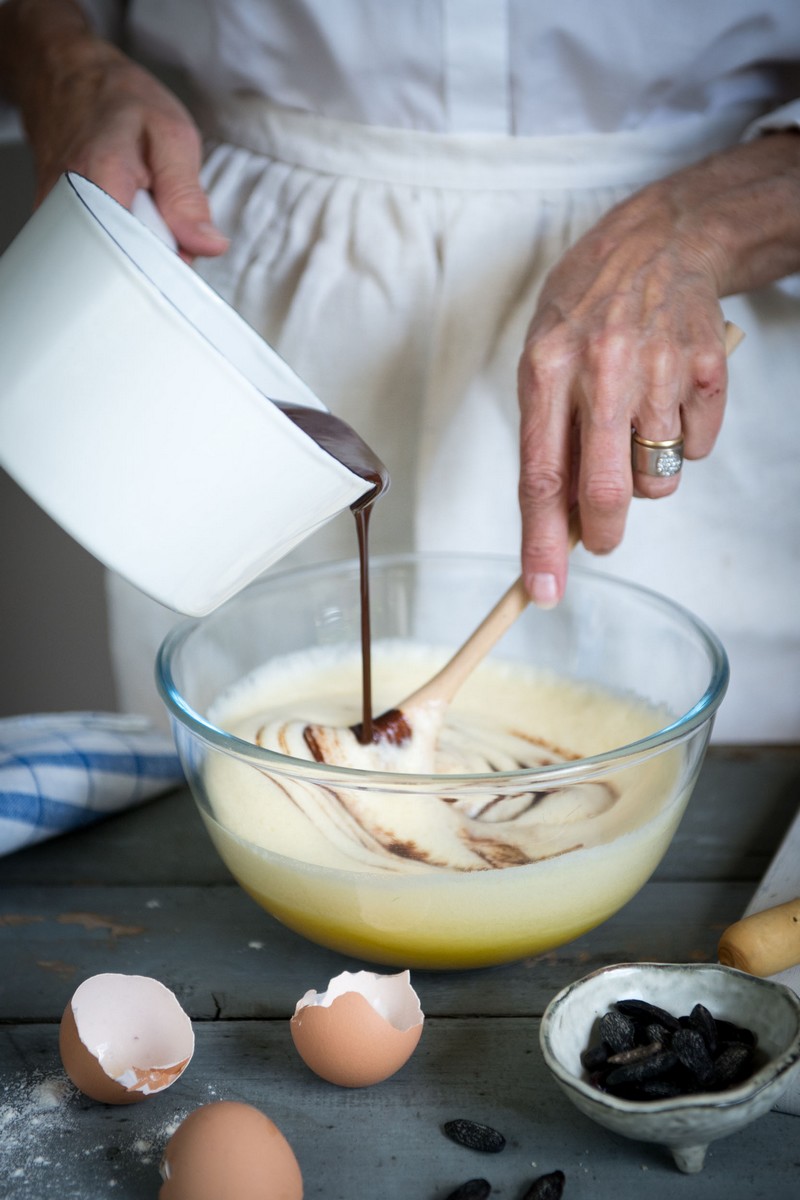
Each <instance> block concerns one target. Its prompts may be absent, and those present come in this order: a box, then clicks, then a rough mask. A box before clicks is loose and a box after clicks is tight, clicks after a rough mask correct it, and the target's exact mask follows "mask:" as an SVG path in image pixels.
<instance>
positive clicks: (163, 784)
mask: <svg viewBox="0 0 800 1200" xmlns="http://www.w3.org/2000/svg"><path fill="white" fill-rule="evenodd" d="M182 782H183V772H182V770H181V765H180V762H179V760H178V756H177V754H176V752H175V746H174V744H173V742H172V739H171V738H169V737H168V736H167V735H166V734H163V733H159V732H157V731H155V730H154V729H153V728H152V726H151V725H150V723H149V722H148V721H147V720H146V718H144V717H137V716H116V715H114V714H113V713H92V712H84V713H42V714H35V715H32V716H22V717H4V718H0V855H2V854H10V853H11V852H12V851H13V850H19V849H21V848H22V847H23V846H30V845H32V844H33V843H34V842H40V841H43V840H44V839H45V838H49V837H54V836H55V835H56V834H58V833H66V832H67V831H68V830H71V829H78V828H80V827H81V826H83V825H90V824H91V823H92V822H93V821H99V820H100V819H101V818H102V817H106V816H109V815H110V814H111V813H116V812H120V811H121V810H122V809H124V808H130V807H132V806H133V805H135V804H141V803H142V802H143V801H145V800H149V799H151V798H152V797H154V796H157V795H158V794H159V793H160V792H166V791H169V790H170V789H171V788H174V787H176V786H177V785H178V784H180V783H182Z"/></svg>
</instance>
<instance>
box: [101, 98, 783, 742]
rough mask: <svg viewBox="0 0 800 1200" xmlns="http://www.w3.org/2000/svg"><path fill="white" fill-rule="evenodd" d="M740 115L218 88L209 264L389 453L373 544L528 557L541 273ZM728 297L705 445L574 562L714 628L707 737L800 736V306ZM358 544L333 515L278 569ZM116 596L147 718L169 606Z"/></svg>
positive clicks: (127, 593)
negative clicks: (429, 114) (462, 120)
mask: <svg viewBox="0 0 800 1200" xmlns="http://www.w3.org/2000/svg"><path fill="white" fill-rule="evenodd" d="M753 116H754V113H753V112H752V111H751V110H750V109H746V108H738V109H736V110H734V111H731V112H729V113H727V114H726V115H724V116H722V117H720V116H717V117H715V118H713V119H706V118H697V117H690V118H687V119H686V120H685V121H682V122H679V123H671V124H665V125H663V126H660V127H657V128H651V129H648V130H644V131H628V132H620V133H607V134H606V133H603V134H598V133H590V134H580V135H570V136H565V137H558V138H543V137H542V138H540V137H529V138H512V137H506V136H502V135H480V134H476V135H447V134H431V133H418V132H412V131H408V130H390V129H384V128H380V127H374V126H367V125H355V124H350V123H345V122H340V121H335V120H330V119H327V118H320V117H314V116H309V115H307V114H302V113H299V112H289V111H285V110H276V109H275V108H274V107H272V106H271V105H270V104H269V103H268V102H265V101H264V100H261V99H257V98H251V99H247V98H242V99H238V100H235V101H226V102H225V103H224V105H223V106H222V108H221V110H220V111H219V112H217V116H216V121H217V125H216V130H215V132H214V135H213V137H212V139H211V141H210V144H209V154H208V158H207V161H206V165H205V168H204V176H203V178H204V183H205V185H206V186H207V188H208V190H209V193H210V196H211V201H212V209H213V213H214V218H215V220H216V222H217V224H218V225H219V226H220V227H221V228H222V229H223V230H224V231H225V232H226V233H228V234H229V235H230V236H231V237H232V244H231V247H230V250H229V251H228V253H227V254H225V255H224V256H222V257H221V258H219V259H214V260H207V261H204V262H201V263H199V264H198V270H199V271H200V272H201V274H202V275H203V276H204V277H205V278H206V279H207V280H208V281H209V283H210V284H211V285H212V286H213V287H214V288H215V289H216V290H217V291H218V292H219V293H220V294H221V295H222V296H223V297H224V298H225V299H226V300H227V301H228V302H230V303H231V304H233V305H234V306H235V307H236V308H237V310H238V311H239V312H240V313H241V314H242V315H243V316H244V318H245V319H246V320H247V321H249V322H250V324H252V325H253V326H254V327H255V328H256V329H257V330H258V331H259V332H260V333H261V334H262V335H263V336H264V337H265V338H266V339H267V340H268V341H269V342H270V343H271V344H272V345H273V346H274V347H275V348H276V349H277V350H278V352H279V353H280V354H281V355H282V356H283V357H284V358H285V359H286V360H287V361H288V362H289V363H290V364H291V365H292V367H293V368H294V369H295V370H296V371H297V373H298V374H299V375H300V376H301V377H302V378H303V379H304V380H305V381H306V382H307V383H308V384H309V385H310V386H311V387H312V388H313V389H314V391H315V392H316V393H317V394H318V395H319V396H320V398H321V399H322V400H323V401H324V402H325V403H326V404H327V405H328V406H329V407H330V408H331V409H332V410H333V411H334V412H336V413H337V414H338V415H340V416H341V417H343V418H344V419H345V420H347V421H349V422H350V423H351V424H352V425H353V426H354V427H355V428H357V429H358V431H359V432H360V433H361V435H362V436H363V437H364V438H365V439H366V440H367V441H368V442H369V443H371V445H372V446H373V447H374V448H375V450H376V451H377V453H378V454H379V455H380V456H381V457H382V458H383V460H384V461H385V462H386V464H387V465H388V467H389V470H390V472H391V475H392V487H391V490H390V492H389V494H388V496H387V497H386V499H384V500H383V501H382V502H381V504H380V505H379V506H378V509H377V510H376V513H375V515H374V517H373V520H372V525H371V542H372V547H373V550H374V552H375V553H381V552H392V551H403V550H410V549H420V550H427V551H430V550H442V551H457V550H469V551H490V552H494V553H497V552H507V553H509V554H513V555H516V554H518V552H519V541H520V522H519V513H518V508H517V477H518V407H517V399H516V370H517V361H518V358H519V354H520V351H521V348H522V344H523V339H524V335H525V330H526V328H527V325H528V322H529V321H530V318H531V315H532V313H533V311H534V308H535V304H536V297H537V294H538V291H539V288H540V287H541V284H542V282H543V279H544V277H545V275H546V273H547V271H548V270H549V269H550V267H551V266H552V265H553V263H554V262H555V261H557V259H558V258H559V257H560V256H561V254H562V253H563V252H564V251H565V250H566V249H567V247H568V246H570V245H571V244H572V243H573V242H574V241H575V240H576V239H577V238H578V237H579V236H580V235H581V234H582V233H583V232H584V231H585V230H587V229H588V228H589V227H590V226H591V225H593V224H594V223H595V222H596V221H597V219H598V218H599V217H600V216H601V215H602V214H603V213H604V212H605V211H606V210H607V209H608V208H609V207H610V206H611V205H612V204H614V203H615V202H616V201H618V200H619V199H621V198H623V197H624V196H625V195H627V194H629V193H630V192H631V191H634V190H635V189H637V188H638V187H640V186H642V185H643V184H644V183H647V182H648V181H650V180H653V179H656V178H659V177H661V176H663V175H666V174H668V173H669V172H671V171H674V170H676V169H678V168H680V167H681V166H683V165H685V164H687V163H689V162H692V161H696V160H698V159H700V158H702V157H703V156H705V155H706V154H709V153H712V152H714V151H716V150H718V149H721V148H723V147H725V146H727V145H730V144H732V143H734V142H736V140H737V139H738V138H739V136H740V135H741V132H742V131H743V129H744V128H745V127H746V126H747V124H748V123H749V121H750V120H751V119H752V117H753ZM723 309H724V311H725V315H726V316H727V317H728V318H729V319H731V320H734V321H735V322H736V323H737V324H738V325H740V326H741V327H742V328H743V329H744V330H745V332H746V334H747V337H746V340H745V342H744V344H743V345H742V346H741V348H740V349H739V350H738V351H737V352H736V356H735V359H733V360H732V362H731V367H730V373H731V381H730V393H729V406H728V412H727V415H726V419H725V425H724V429H723V433H722V435H721V437H720V439H719V442H718V445H717V448H716V450H715V451H714V454H713V456H712V457H711V458H709V459H707V460H705V461H704V462H702V463H687V464H686V465H685V467H684V470H683V473H682V478H681V483H680V487H679V489H678V492H677V494H676V495H675V496H674V497H671V498H669V499H666V500H661V501H657V502H652V501H635V502H634V503H633V505H632V509H631V513H630V518H629V524H628V532H627V534H626V538H625V541H624V544H623V546H622V547H620V548H619V549H618V550H617V551H615V552H614V554H612V555H610V556H608V557H606V558H603V559H595V558H593V557H592V556H590V555H588V554H586V552H584V551H583V550H582V549H581V548H579V549H578V550H577V551H576V552H575V556H574V557H575V560H576V561H578V560H580V559H584V560H586V561H589V562H590V563H591V564H592V565H593V566H595V567H596V568H599V569H602V570H606V571H608V572H612V573H614V574H618V575H622V576H624V577H626V578H629V579H634V580H637V581H638V582H640V583H643V584H645V585H646V586H649V587H651V588H654V589H656V590H658V591H661V592H663V593H665V594H666V595H668V596H670V597H672V598H674V599H676V600H678V601H679V602H681V603H682V604H684V605H686V606H687V607H688V608H690V609H691V610H693V611H694V612H695V613H697V614H698V615H699V616H701V617H702V618H704V619H705V620H706V621H707V622H708V624H710V625H711V626H712V627H713V628H714V630H715V631H716V632H717V633H718V634H719V635H720V636H721V638H722V640H723V641H724V643H725V645H726V648H727V650H728V653H729V656H730V659H731V671H732V681H731V687H730V690H729V693H728V697H727V699H726V700H725V702H724V704H723V707H722V710H721V713H720V716H719V718H718V721H717V726H716V731H715V736H716V738H717V740H724V741H738V740H741V741H771V740H777V741H780V740H797V739H798V737H800V688H799V687H798V678H799V677H800V618H798V611H799V609H800V606H799V605H798V601H797V596H798V585H799V584H800V522H799V521H798V512H800V469H798V461H799V455H800V405H798V404H797V389H798V380H800V350H799V343H800V337H798V329H799V328H800V325H799V324H798V319H799V318H800V302H798V300H797V299H796V298H793V297H792V296H791V294H790V292H789V290H788V289H782V288H781V287H772V288H767V289H764V290H763V291H762V292H760V293H758V294H755V295H752V296H750V297H733V298H730V299H729V300H726V301H725V302H724V303H723ZM355 549H356V548H355V533H354V528H353V522H352V519H351V518H350V516H349V514H346V513H345V514H342V515H341V516H339V517H338V518H336V520H334V521H333V522H331V523H330V524H329V525H328V526H327V527H325V528H324V529H323V530H320V531H318V532H317V533H316V534H314V535H313V536H312V537H311V538H309V539H308V540H307V541H306V542H305V543H304V544H303V545H302V546H300V547H299V548H298V549H297V550H295V551H294V552H293V553H292V555H291V556H290V557H289V558H288V559H284V560H283V562H282V563H280V564H278V569H281V568H283V567H285V566H287V565H290V564H291V563H297V562H311V561H318V560H322V559H330V558H341V557H345V558H351V557H353V556H354V554H355ZM273 569H274V568H273ZM110 599H111V605H110V620H111V633H112V654H113V660H114V664H115V670H116V674H117V680H118V686H119V701H120V704H121V706H122V707H123V708H124V709H126V710H131V711H146V712H150V713H153V712H160V705H159V702H158V700H157V698H156V695H155V689H154V685H153V682H152V676H153V660H154V656H155V652H156V649H157V646H158V643H159V641H160V639H161V637H162V636H163V634H164V633H165V632H166V630H167V628H169V625H170V624H171V623H172V622H173V621H174V619H175V617H174V614H170V613H168V612H166V611H165V610H163V609H159V607H158V606H156V605H155V604H153V602H151V601H149V600H146V599H145V598H144V597H142V596H141V595H140V594H138V593H136V592H134V590H133V589H131V588H130V587H128V586H127V585H126V584H124V583H123V582H122V581H120V580H117V579H112V580H110Z"/></svg>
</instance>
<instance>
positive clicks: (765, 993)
mask: <svg viewBox="0 0 800 1200" xmlns="http://www.w3.org/2000/svg"><path fill="white" fill-rule="evenodd" d="M540 1044H541V1048H542V1053H543V1055H544V1059H545V1062H546V1063H547V1065H548V1067H549V1068H550V1070H551V1071H552V1073H553V1076H554V1078H555V1080H556V1082H557V1083H558V1085H559V1087H560V1088H561V1090H562V1091H563V1092H564V1093H565V1094H566V1095H567V1096H568V1097H569V1099H570V1100H571V1101H572V1103H573V1104H574V1105H575V1106H576V1108H578V1109H580V1111H581V1112H583V1113H585V1114H586V1115H587V1116H589V1117H591V1118H592V1119H593V1120H595V1121H597V1122H598V1123H599V1124H600V1125H604V1126H605V1127H606V1128H607V1129H610V1130H612V1131H613V1132H615V1133H618V1134H622V1135H624V1136H625V1137H629V1138H633V1139H635V1140H637V1141H645V1142H655V1143H658V1144H660V1145H662V1146H666V1147H668V1148H669V1150H670V1151H671V1153H672V1156H673V1159H674V1161H675V1163H676V1165H677V1166H678V1167H679V1169H680V1170H681V1171H685V1172H688V1173H692V1172H695V1171H700V1170H702V1167H703V1163H704V1161H705V1155H706V1150H707V1149H708V1146H709V1144H710V1143H711V1142H714V1141H716V1140H717V1139H718V1138H723V1137H727V1136H728V1135H729V1134H732V1133H736V1132H737V1131H738V1130H740V1129H742V1128H743V1127H744V1126H745V1125H749V1124H750V1122H751V1121H754V1120H755V1119H756V1118H757V1117H760V1116H761V1115H762V1114H763V1113H765V1112H768V1111H769V1109H770V1108H772V1107H773V1105H774V1104H775V1103H776V1102H777V1101H778V1100H779V1099H780V1097H781V1096H782V1095H783V1093H784V1091H785V1090H786V1089H787V1088H788V1087H789V1084H790V1083H791V1081H792V1079H793V1078H794V1077H795V1075H796V1074H797V1073H798V1072H800V999H798V997H797V996H796V995H795V993H794V992H793V991H792V990H791V989H790V988H787V987H784V986H783V985H782V984H779V983H774V982H772V981H771V980H768V979H759V978H757V977H755V976H753V975H746V974H744V972H742V971H736V970H734V969H733V968H731V967H724V966H721V965H719V964H717V963H691V964H685V965H683V964H672V963H618V964H616V965H614V966H610V967H605V968H603V969H602V970H599V971H595V972H593V974H591V975H587V976H586V977H585V978H584V979H580V980H578V981H577V982H576V983H573V984H570V986H569V987H567V988H565V989H564V990H563V991H562V992H559V994H558V995H557V996H556V997H554V999H553V1000H552V1001H551V1002H550V1004H549V1005H548V1007H547V1009H546V1010H545V1013H544V1016H543V1018H542V1024H541V1031H540Z"/></svg>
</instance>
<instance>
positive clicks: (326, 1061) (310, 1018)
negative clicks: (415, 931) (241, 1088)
mask: <svg viewBox="0 0 800 1200" xmlns="http://www.w3.org/2000/svg"><path fill="white" fill-rule="evenodd" d="M424 1019H425V1018H424V1016H423V1013H422V1009H421V1008H420V1004H419V999H418V997H417V994H416V992H415V991H414V989H413V988H412V986H411V983H410V977H409V972H408V971H402V972H400V974H398V975H377V974H374V973H373V972H372V971H358V972H357V973H355V974H351V973H350V972H349V971H344V972H343V973H342V974H341V975H337V976H336V978H335V979H332V980H331V981H330V983H329V984H328V990H327V991H326V992H321V993H318V992H315V991H309V992H306V994H305V996H303V997H302V999H300V1000H298V1002H297V1005H296V1007H295V1011H294V1016H293V1017H292V1019H291V1022H290V1029H291V1033H292V1039H293V1041H294V1044H295V1047H296V1049H297V1052H298V1054H299V1055H300V1057H301V1058H302V1059H303V1062H304V1063H305V1064H306V1066H308V1067H310V1068H311V1070H312V1071H314V1072H315V1073H316V1074H317V1075H319V1076H321V1078H322V1079H327V1080H328V1082H329V1083H335V1084H338V1085H339V1087H366V1086H368V1085H369V1084H373V1083H380V1082H381V1081H382V1080H384V1079H388V1078H389V1076H390V1075H394V1073H395V1072H396V1071H399V1070H400V1068H401V1067H402V1066H403V1064H404V1063H406V1062H407V1061H408V1059H409V1058H410V1057H411V1055H412V1054H413V1052H414V1050H415V1049H416V1046H417V1043H418V1041H419V1039H420V1036H421V1034H422V1024H423V1021H424Z"/></svg>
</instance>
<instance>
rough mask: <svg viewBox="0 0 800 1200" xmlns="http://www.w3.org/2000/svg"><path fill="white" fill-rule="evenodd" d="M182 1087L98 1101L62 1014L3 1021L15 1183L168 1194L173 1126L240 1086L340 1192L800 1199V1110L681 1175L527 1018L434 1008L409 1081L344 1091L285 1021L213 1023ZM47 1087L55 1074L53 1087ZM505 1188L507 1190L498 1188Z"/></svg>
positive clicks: (3, 1163) (27, 1187) (239, 1093)
mask: <svg viewBox="0 0 800 1200" xmlns="http://www.w3.org/2000/svg"><path fill="white" fill-rule="evenodd" d="M196 1032H197V1051H196V1054H195V1057H194V1060H193V1061H192V1063H191V1064H190V1067H189V1068H188V1070H187V1072H186V1074H185V1075H184V1076H183V1077H182V1078H181V1079H180V1080H179V1081H178V1083H176V1084H175V1085H174V1086H173V1087H172V1088H171V1089H170V1090H169V1091H168V1092H165V1093H163V1094H162V1095H161V1096H158V1097H154V1098H152V1099H150V1100H147V1101H145V1102H144V1103H143V1104H140V1105H136V1106H133V1107H126V1108H112V1107H106V1106H104V1105H99V1104H95V1103H93V1102H92V1101H89V1100H86V1099H85V1098H83V1097H81V1096H80V1095H79V1094H78V1093H76V1092H75V1091H74V1089H72V1088H71V1087H66V1088H65V1094H64V1096H63V1098H62V1099H61V1100H60V1102H59V1103H57V1104H55V1105H51V1106H50V1107H46V1106H43V1105H42V1103H41V1096H42V1094H43V1093H47V1091H48V1089H49V1092H50V1094H52V1092H53V1090H54V1089H56V1088H57V1087H58V1086H59V1085H61V1086H64V1079H63V1075H62V1073H61V1068H60V1064H59V1061H58V1055H57V1047H56V1037H55V1030H54V1028H53V1027H52V1026H41V1025H29V1026H25V1027H20V1028H13V1029H5V1030H3V1031H2V1032H0V1078H1V1079H2V1081H3V1084H2V1093H1V1094H0V1116H1V1117H2V1129H3V1137H2V1141H0V1196H1V1197H3V1198H10V1200H109V1198H110V1197H115V1198H116V1200H154V1197H155V1196H156V1195H157V1191H158V1186H159V1183H160V1179H159V1174H158V1161H159V1159H160V1155H161V1151H162V1149H163V1146H164V1144H165V1142H166V1140H167V1137H168V1134H169V1131H170V1130H171V1129H172V1128H174V1126H175V1124H176V1123H177V1122H178V1121H179V1120H181V1119H182V1118H183V1116H185V1115H186V1113H187V1112H189V1111H191V1110H192V1109H193V1108H194V1107H196V1106H197V1105H199V1104H205V1103H208V1102H210V1101H212V1100H215V1099H234V1100H241V1101H244V1102H246V1103H250V1104H254V1105H256V1106H257V1107H259V1108H261V1109H262V1111H264V1112H266V1113H267V1114H268V1115H269V1116H270V1117H271V1118H272V1119H273V1120H274V1121H275V1122H276V1124H277V1125H278V1126H279V1127H280V1128H281V1129H282V1131H283V1132H284V1134H285V1135H286V1137H287V1138H288V1139H289V1141H290V1143H291V1144H292V1146H293V1148H294V1150H295V1153H296V1155H297V1158H298V1161H299V1162H300V1166H301V1169H302V1172H303V1176H304V1183H305V1195H306V1197H307V1198H311V1197H317V1196H319V1197H323V1196H324V1197H325V1200H366V1198H367V1197H373V1196H379V1197H381V1200H408V1198H409V1197H419V1198H420V1200H426V1198H427V1200H443V1198H444V1197H445V1196H447V1195H448V1194H449V1192H450V1190H452V1188H453V1187H455V1186H456V1185H457V1184H459V1183H461V1182H463V1181H464V1180H466V1179H468V1178H474V1177H476V1176H484V1177H485V1178H487V1179H489V1181H490V1182H491V1183H492V1185H493V1187H494V1190H495V1193H496V1194H497V1195H498V1196H505V1197H508V1198H509V1200H516V1198H518V1197H519V1196H521V1195H522V1193H523V1191H524V1189H525V1187H526V1186H527V1184H528V1183H529V1182H530V1181H531V1180H532V1179H533V1178H535V1177H536V1176H538V1175H539V1174H542V1173H544V1172H546V1171H550V1170H554V1169H556V1168H559V1169H561V1170H563V1171H564V1172H565V1173H566V1176H567V1187H566V1192H565V1195H566V1197H567V1198H568V1200H597V1197H611V1196H614V1197H619V1198H620V1200H629V1198H630V1200H633V1198H637V1200H638V1198H640V1197H641V1196H643V1195H645V1194H646V1195H647V1197H648V1200H675V1197H676V1196H677V1195H684V1194H685V1195H687V1196H688V1195H689V1194H691V1197H692V1200H789V1198H790V1197H791V1198H792V1200H793V1198H794V1197H796V1195H797V1179H798V1167H800V1151H799V1150H798V1139H797V1128H798V1127H797V1119H796V1118H793V1117H790V1116H786V1115H783V1114H779V1113H769V1114H767V1115H766V1116H764V1117H762V1118H761V1119H760V1120H759V1121H757V1122H755V1123H754V1124H753V1125H751V1126H749V1127H748V1128H747V1129H745V1130H744V1131H743V1132H741V1133H740V1134H737V1135H736V1136H735V1137H731V1138H727V1139H725V1140H724V1141H721V1142H718V1143H716V1144H715V1145H714V1146H712V1147H711V1149H710V1151H709V1154H708V1158H707V1161H706V1166H705V1169H704V1170H703V1171H702V1172H701V1173H700V1174H699V1175H695V1176H692V1177H691V1178H689V1177H686V1176H682V1175H680V1174H679V1173H678V1172H677V1170H676V1168H675V1167H674V1166H673V1164H672V1160H671V1159H670V1158H669V1156H668V1155H667V1153H666V1151H664V1150H663V1149H662V1148H660V1147H657V1146H653V1145H648V1144H643V1143H638V1142H632V1141H628V1140H626V1139H624V1138H621V1137H618V1136H616V1135H613V1134H611V1133H609V1132H607V1131H605V1130H603V1129H601V1128H600V1127H599V1126H597V1125H595V1124H594V1123H593V1122H591V1121H590V1120H589V1119H588V1118H586V1117H584V1116H583V1115H581V1114H579V1113H578V1112H577V1111H576V1110H575V1109H573V1108H572V1107H571V1105H570V1104H569V1102H568V1101H567V1100H566V1098H564V1097H563V1096H562V1095H561V1093H560V1092H559V1091H558V1089H557V1088H556V1087H555V1084H554V1083H553V1081H552V1080H551V1078H550V1077H549V1075H548V1073H547V1069H546V1067H545V1065H544V1063H543V1060H542V1058H541V1055H540V1053H539V1050H538V1042H537V1037H538V1023H537V1022H536V1021H528V1020H519V1019H514V1020H508V1019H493V1020H472V1019H450V1020H429V1021H428V1022H427V1025H426V1028H425V1030H424V1032H423V1037H422V1040H421V1042H420V1045H419V1047H418V1049H417V1052H416V1053H415V1055H414V1056H413V1057H412V1059H411V1060H410V1061H409V1062H408V1063H407V1064H406V1066H405V1067H404V1068H403V1069H402V1070H401V1071H400V1072H399V1073H398V1074H397V1075H396V1076H394V1078H392V1079H390V1080H388V1081H386V1082H385V1083H383V1084H380V1085H378V1086H377V1087H374V1088H366V1089H358V1090H342V1089H338V1088H335V1087H333V1086H332V1085H330V1084H326V1083H324V1082H323V1081H321V1080H318V1079H317V1078H316V1077H315V1076H313V1075H311V1074H310V1072H308V1071H307V1069H306V1068H305V1067H304V1065H303V1064H302V1063H301V1062H300V1060H299V1059H298V1058H297V1056H296V1055H295V1053H294V1050H293V1047H292V1045H291V1040H290V1036H289V1031H288V1028H287V1025H286V1023H285V1022H279V1021H269V1022H243V1023H240V1022H212V1023H208V1024H204V1025H199V1026H198V1027H197V1030H196ZM43 1085H44V1086H43ZM456 1116H466V1117H470V1118H472V1119H475V1120H482V1121H485V1122H487V1123H488V1124H491V1125H493V1126H494V1127H495V1128H497V1129H499V1130H500V1131H501V1132H502V1133H504V1135H505V1136H506V1138H507V1139H508V1141H507V1145H506V1147H505V1149H504V1150H503V1151H502V1152H501V1153H500V1154H497V1155H491V1156H482V1155H479V1154H477V1153H476V1152H473V1151H469V1150H465V1149H464V1148H463V1147H460V1146H457V1145H454V1144H453V1143H451V1142H450V1141H448V1140H447V1139H446V1138H445V1137H444V1136H443V1134H442V1132H441V1125H442V1124H443V1122H444V1121H445V1120H448V1119H450V1118H452V1117H456ZM493 1194H494V1193H493Z"/></svg>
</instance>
